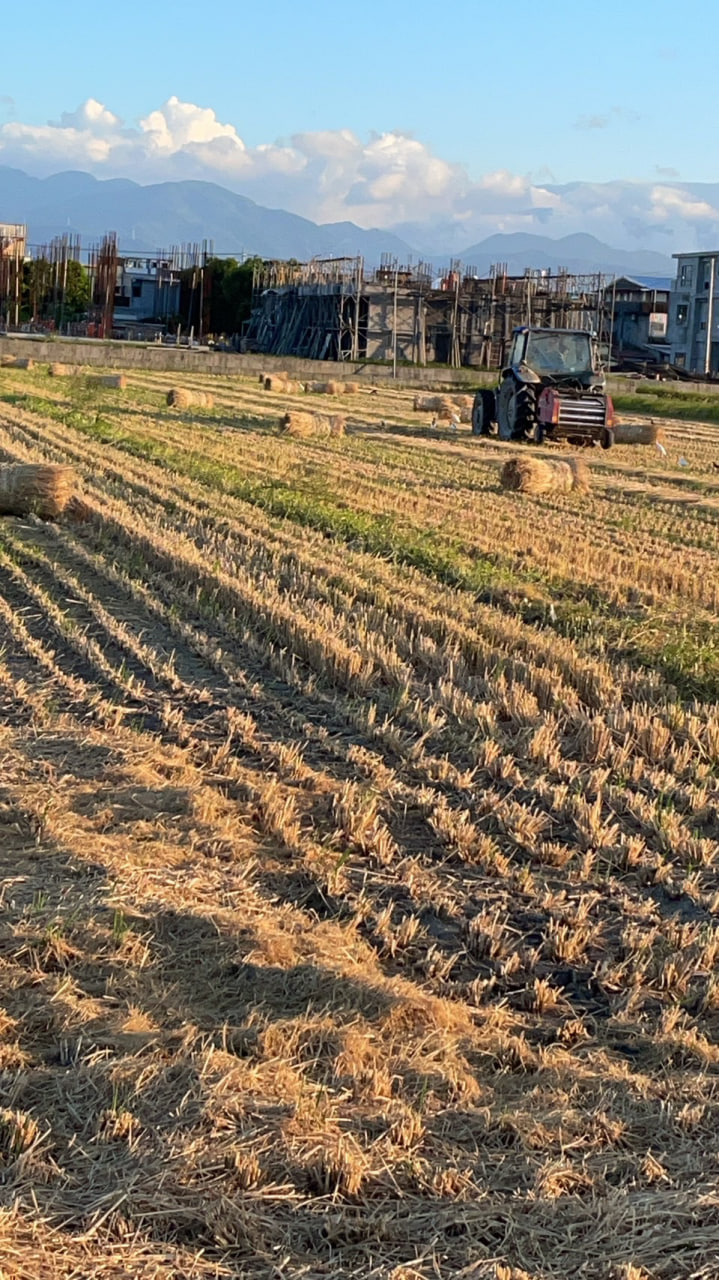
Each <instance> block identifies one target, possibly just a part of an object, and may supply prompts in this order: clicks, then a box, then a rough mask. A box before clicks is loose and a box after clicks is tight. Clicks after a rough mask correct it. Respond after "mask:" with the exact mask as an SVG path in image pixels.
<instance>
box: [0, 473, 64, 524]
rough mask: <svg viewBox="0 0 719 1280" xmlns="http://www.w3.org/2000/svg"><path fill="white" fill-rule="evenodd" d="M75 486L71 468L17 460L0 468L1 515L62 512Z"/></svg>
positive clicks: (48, 517)
mask: <svg viewBox="0 0 719 1280" xmlns="http://www.w3.org/2000/svg"><path fill="white" fill-rule="evenodd" d="M76 487H77V480H76V477H75V472H74V471H73V469H72V467H61V466H54V465H51V464H47V463H19V464H18V465H16V466H11V467H2V468H0V515H3V516H29V515H36V516H41V517H43V518H44V519H46V520H54V519H56V518H57V516H60V515H62V513H63V511H64V510H65V508H66V507H67V505H68V503H69V502H70V500H71V498H72V497H73V496H74V493H75V489H76Z"/></svg>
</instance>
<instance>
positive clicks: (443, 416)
mask: <svg viewBox="0 0 719 1280" xmlns="http://www.w3.org/2000/svg"><path fill="white" fill-rule="evenodd" d="M434 399H435V400H436V401H437V403H436V406H435V409H434V412H435V415H436V417H437V419H438V421H439V422H450V421H451V419H452V418H454V417H459V416H460V413H459V410H458V408H457V406H456V404H455V403H454V401H453V400H450V398H449V396H435V397H434Z"/></svg>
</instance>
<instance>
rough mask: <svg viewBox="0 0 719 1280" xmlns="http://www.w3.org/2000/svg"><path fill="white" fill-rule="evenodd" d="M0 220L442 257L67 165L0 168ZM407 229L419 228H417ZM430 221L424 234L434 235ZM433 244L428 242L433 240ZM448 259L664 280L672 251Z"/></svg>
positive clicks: (164, 239) (278, 254)
mask: <svg viewBox="0 0 719 1280" xmlns="http://www.w3.org/2000/svg"><path fill="white" fill-rule="evenodd" d="M0 220H2V221H5V222H26V223H27V224H28V227H29V236H30V241H31V243H34V244H43V243H46V242H47V241H49V240H51V239H52V238H53V236H56V235H61V234H62V233H63V232H73V233H75V234H78V235H80V236H81V237H82V240H83V242H84V243H85V244H89V243H90V242H92V241H93V240H99V239H100V238H101V237H102V236H103V235H104V233H105V232H106V231H116V232H117V234H118V239H119V243H120V247H121V248H122V249H123V250H124V251H125V252H132V250H133V249H134V250H135V251H136V252H137V253H156V252H157V250H158V249H160V248H164V249H169V248H170V246H171V245H173V244H183V243H187V242H193V241H202V240H208V241H213V242H214V248H215V251H216V252H217V253H236V254H240V253H246V254H258V255H259V256H261V257H264V258H298V259H300V260H301V261H305V260H307V259H308V258H312V257H341V256H344V255H347V256H350V257H353V256H355V255H357V254H362V255H363V257H364V258H365V260H366V262H367V264H368V265H370V266H374V265H376V264H377V263H378V262H379V260H380V257H381V255H382V254H383V253H389V254H391V255H393V256H396V257H397V258H398V259H399V260H400V262H402V263H406V262H408V261H409V260H410V259H414V260H416V259H417V258H418V257H420V256H424V257H426V258H429V259H430V261H432V262H433V263H434V264H435V265H436V266H437V268H438V269H439V267H440V266H442V265H446V264H447V262H448V254H447V253H446V252H442V250H441V248H440V247H439V246H438V247H437V251H436V252H435V251H431V252H427V246H425V250H424V252H423V253H422V254H420V253H418V251H417V249H416V247H415V244H416V243H417V241H415V240H412V241H410V240H408V239H407V238H405V236H403V235H401V234H400V235H398V234H396V233H395V232H393V231H392V230H379V229H371V230H366V229H364V228H362V227H358V226H356V225H355V224H354V223H353V222H333V223H325V224H324V225H318V224H317V223H315V222H312V221H311V220H310V219H309V218H302V217H299V216H298V215H297V214H294V213H287V212H286V211H284V210H282V209H267V208H264V207H263V206H262V205H258V204H256V203H255V202H254V201H253V200H249V199H248V198H247V197H246V196H241V195H237V194H236V193H235V192H232V191H228V190H227V189H226V188H225V187H221V186H218V185H217V184H215V183H212V182H198V181H183V182H161V183H155V184H152V185H150V186H140V185H139V184H138V183H136V182H131V181H129V180H128V179H125V178H112V179H98V178H94V177H92V176H91V175H90V174H88V173H82V172H79V171H75V170H70V171H67V172H64V173H57V174H54V175H52V176H51V177H49V178H33V177H30V176H29V175H28V174H26V173H23V171H22V170H20V169H12V168H8V167H4V166H0ZM412 230H413V233H416V234H418V233H419V231H420V228H419V227H417V226H414V227H413V228H412ZM431 234H432V233H431V231H430V230H429V228H425V229H424V233H423V235H424V237H428V236H431ZM429 249H430V250H431V245H430V246H429ZM453 256H455V257H457V258H459V259H460V260H461V261H462V262H463V263H464V264H466V265H467V266H471V267H474V268H475V269H476V270H477V272H478V274H480V275H486V273H487V272H488V271H489V268H490V267H491V266H492V265H493V264H494V263H498V262H501V263H506V264H507V268H508V270H509V272H510V274H515V275H521V274H522V272H523V271H524V270H525V268H526V267H537V268H550V269H552V270H556V269H557V268H559V267H566V268H567V269H568V270H569V271H572V272H576V273H578V274H585V273H590V272H596V271H601V272H604V273H605V274H607V275H646V276H662V277H669V276H672V275H673V274H674V264H673V262H672V259H671V258H668V257H665V256H664V255H662V254H660V253H655V252H653V251H651V250H627V249H613V248H611V247H610V246H609V245H607V244H604V243H603V242H602V241H601V240H598V239H597V238H596V237H595V236H592V235H587V234H583V233H576V234H574V235H568V236H564V237H562V238H561V239H558V240H552V239H551V238H550V237H549V236H539V235H530V234H528V233H524V232H516V233H514V234H510V235H506V234H502V233H497V234H496V235H492V236H489V237H488V238H487V239H485V240H481V241H479V242H478V243H476V244H472V245H469V246H468V247H467V248H465V249H463V250H458V251H457V252H456V253H454V254H453Z"/></svg>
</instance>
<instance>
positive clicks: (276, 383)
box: [265, 373, 303, 396]
mask: <svg viewBox="0 0 719 1280" xmlns="http://www.w3.org/2000/svg"><path fill="white" fill-rule="evenodd" d="M302 390H303V387H302V384H301V383H299V382H292V381H291V380H290V379H289V378H288V377H287V374H285V373H283V374H277V373H269V374H268V375H267V377H266V378H265V391H279V392H283V393H284V394H285V395H290V396H292V395H295V394H296V393H297V392H298V391H302Z"/></svg>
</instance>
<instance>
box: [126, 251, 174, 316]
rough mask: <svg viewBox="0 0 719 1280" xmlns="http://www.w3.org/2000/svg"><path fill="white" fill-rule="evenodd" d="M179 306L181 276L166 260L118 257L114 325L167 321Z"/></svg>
mask: <svg viewBox="0 0 719 1280" xmlns="http://www.w3.org/2000/svg"><path fill="white" fill-rule="evenodd" d="M179 309H180V277H179V273H178V272H177V271H176V270H173V267H172V263H171V262H170V261H169V260H163V259H159V258H145V257H138V258H121V259H120V262H119V264H118V268H117V283H116V286H115V300H114V320H113V327H114V328H116V329H124V328H128V327H132V326H133V325H135V326H136V325H138V324H140V323H143V322H146V321H148V320H156V321H159V322H162V321H167V320H168V319H170V318H171V317H173V316H174V315H175V314H176V313H177V312H178V311H179Z"/></svg>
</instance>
